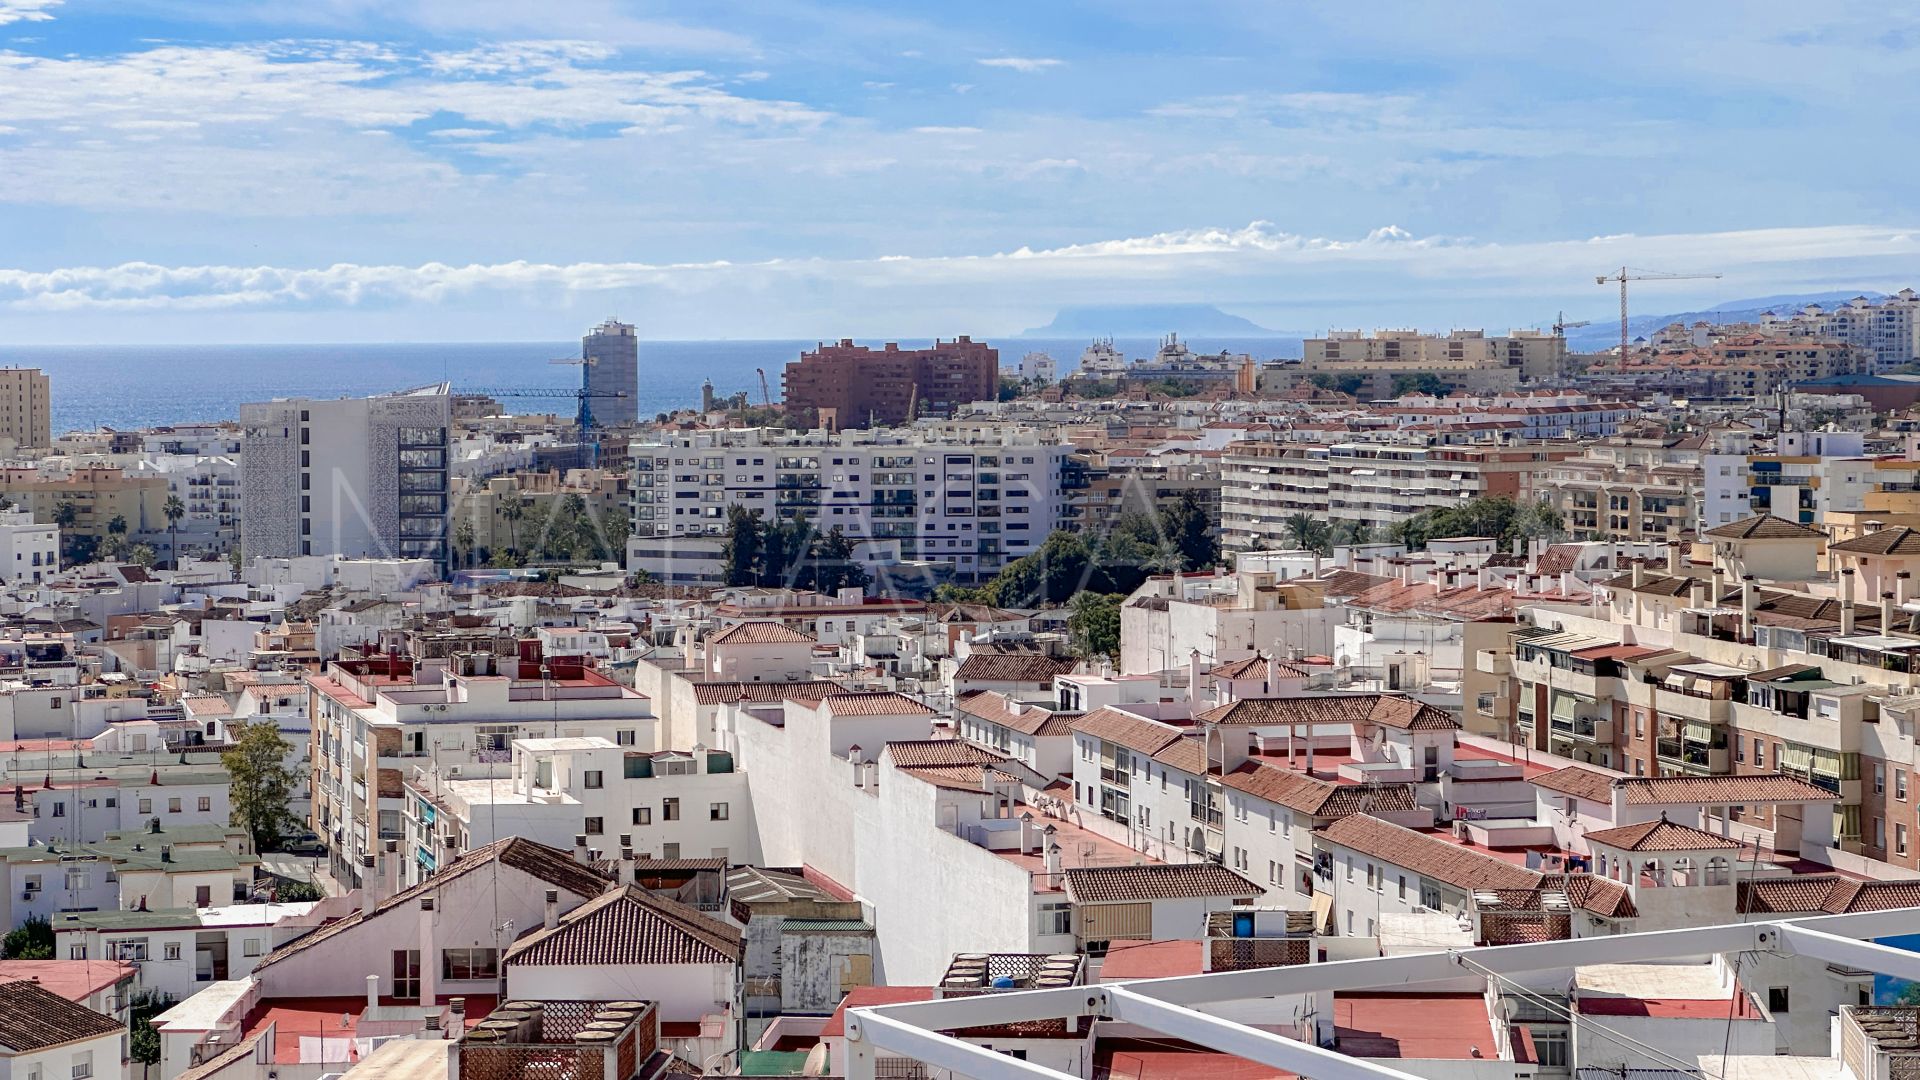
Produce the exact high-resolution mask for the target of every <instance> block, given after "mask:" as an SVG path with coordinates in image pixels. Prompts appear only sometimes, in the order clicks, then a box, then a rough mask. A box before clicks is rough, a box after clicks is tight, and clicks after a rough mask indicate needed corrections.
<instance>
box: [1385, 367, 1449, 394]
mask: <svg viewBox="0 0 1920 1080" xmlns="http://www.w3.org/2000/svg"><path fill="white" fill-rule="evenodd" d="M1452 389H1453V387H1452V386H1450V385H1449V384H1448V383H1447V380H1445V379H1443V378H1441V377H1440V376H1438V375H1435V374H1434V373H1433V372H1431V371H1421V372H1407V373H1405V374H1401V375H1395V376H1394V377H1393V389H1392V390H1391V391H1390V392H1389V394H1388V396H1390V397H1405V396H1407V395H1408V394H1432V395H1433V396H1435V397H1445V396H1446V395H1447V392H1448V391H1450V390H1452Z"/></svg>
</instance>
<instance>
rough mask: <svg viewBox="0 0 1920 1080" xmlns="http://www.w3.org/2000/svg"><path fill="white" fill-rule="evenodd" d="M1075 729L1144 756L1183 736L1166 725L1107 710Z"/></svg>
mask: <svg viewBox="0 0 1920 1080" xmlns="http://www.w3.org/2000/svg"><path fill="white" fill-rule="evenodd" d="M1073 730H1075V731H1077V732H1079V733H1081V734H1082V735H1091V736H1093V737H1094V738H1096V739H1101V740H1104V741H1106V742H1110V743H1117V744H1119V745H1121V746H1124V747H1126V748H1127V749H1129V750H1137V751H1139V752H1140V753H1142V754H1157V753H1159V752H1160V751H1162V750H1164V749H1166V748H1167V746H1168V744H1170V743H1172V742H1173V741H1174V740H1175V739H1178V738H1180V735H1181V732H1180V731H1178V730H1176V729H1174V728H1171V727H1168V726H1167V725H1165V724H1162V723H1158V722H1156V721H1153V720H1147V719H1144V718H1142V717H1138V716H1134V715H1132V714H1130V713H1124V712H1121V711H1120V710H1118V709H1112V708H1104V707H1103V708H1099V709H1095V710H1094V711H1093V712H1090V713H1088V714H1087V715H1085V716H1083V717H1081V718H1080V719H1078V720H1075V721H1074V722H1073Z"/></svg>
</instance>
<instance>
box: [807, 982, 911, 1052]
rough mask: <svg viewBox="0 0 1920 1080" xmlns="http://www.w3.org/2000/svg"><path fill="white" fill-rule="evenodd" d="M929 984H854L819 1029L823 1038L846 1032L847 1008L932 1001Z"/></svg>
mask: <svg viewBox="0 0 1920 1080" xmlns="http://www.w3.org/2000/svg"><path fill="white" fill-rule="evenodd" d="M932 1000H933V987H931V986H856V987H854V988H853V989H851V990H849V991H847V996H846V997H843V998H841V999H840V1006H839V1007H838V1008H836V1009H834V1010H833V1016H832V1018H830V1019H829V1020H828V1021H827V1026H825V1027H823V1028H821V1029H820V1037H821V1038H823V1039H834V1038H839V1037H840V1036H843V1035H845V1034H846V1033H847V1010H848V1009H870V1008H873V1007H874V1006H876V1005H905V1004H907V1003H908V1002H913V1001H932Z"/></svg>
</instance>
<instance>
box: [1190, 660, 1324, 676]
mask: <svg viewBox="0 0 1920 1080" xmlns="http://www.w3.org/2000/svg"><path fill="white" fill-rule="evenodd" d="M1269 670H1271V671H1272V672H1273V673H1274V674H1276V675H1278V676H1279V677H1280V678H1282V679H1304V678H1306V677H1307V676H1309V675H1311V674H1313V672H1311V671H1308V670H1307V669H1306V668H1303V667H1296V666H1295V665H1293V664H1289V663H1287V662H1286V661H1285V660H1273V659H1269V658H1267V657H1264V656H1249V657H1247V658H1246V659H1245V660H1229V661H1227V662H1226V663H1224V664H1221V665H1219V666H1218V667H1215V668H1214V669H1213V670H1212V671H1209V672H1207V674H1209V675H1212V676H1213V677H1214V678H1216V679H1265V678H1267V674H1268V672H1269Z"/></svg>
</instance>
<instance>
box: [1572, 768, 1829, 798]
mask: <svg viewBox="0 0 1920 1080" xmlns="http://www.w3.org/2000/svg"><path fill="white" fill-rule="evenodd" d="M1534 782H1535V783H1539V781H1538V780H1535V781H1534ZM1620 786H1621V787H1622V788H1624V789H1625V791H1626V801H1627V805H1629V806H1652V805H1658V804H1661V803H1741V804H1745V803H1766V802H1832V801H1834V800H1836V799H1838V798H1839V797H1840V796H1838V795H1835V794H1834V793H1833V792H1831V791H1828V790H1827V789H1825V788H1823V787H1817V786H1815V785H1813V784H1809V783H1807V782H1806V781H1805V780H1802V779H1800V778H1799V777H1797V776H1787V775H1786V774H1784V773H1756V774H1752V775H1744V776H1742V775H1735V774H1732V773H1728V774H1725V775H1721V776H1660V777H1653V776H1630V777H1626V778H1625V779H1623V780H1622V781H1621V783H1620Z"/></svg>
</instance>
